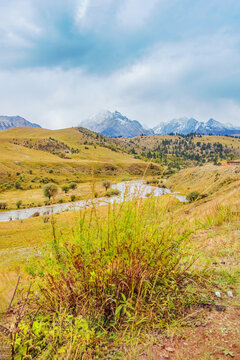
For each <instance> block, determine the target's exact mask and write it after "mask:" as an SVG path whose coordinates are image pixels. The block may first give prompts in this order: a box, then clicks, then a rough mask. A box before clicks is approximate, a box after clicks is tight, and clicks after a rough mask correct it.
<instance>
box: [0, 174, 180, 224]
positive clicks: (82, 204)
mask: <svg viewBox="0 0 240 360" xmlns="http://www.w3.org/2000/svg"><path fill="white" fill-rule="evenodd" d="M112 189H117V190H119V191H120V194H119V195H118V196H112V197H110V198H106V197H104V198H96V199H90V200H80V201H75V202H70V203H63V204H53V205H48V206H40V207H34V208H28V209H19V210H10V211H2V212H0V222H4V221H11V220H24V219H27V218H30V217H32V216H33V215H34V214H35V213H39V215H40V216H41V215H47V214H56V213H61V212H63V211H71V210H80V209H84V208H86V207H90V206H92V205H93V204H94V205H96V206H103V205H107V204H110V203H113V202H123V201H124V200H132V199H134V198H141V199H144V198H147V197H148V196H161V195H164V194H170V193H171V190H169V189H165V188H159V187H156V186H151V185H146V184H144V181H143V180H138V181H125V182H120V183H117V184H113V185H112ZM172 196H175V197H176V198H177V199H178V200H179V201H181V202H186V197H185V196H181V195H175V194H172Z"/></svg>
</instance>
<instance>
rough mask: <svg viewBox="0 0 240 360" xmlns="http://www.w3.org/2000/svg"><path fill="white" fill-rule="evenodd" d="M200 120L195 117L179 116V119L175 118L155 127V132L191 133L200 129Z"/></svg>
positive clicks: (163, 133) (162, 133)
mask: <svg viewBox="0 0 240 360" xmlns="http://www.w3.org/2000/svg"><path fill="white" fill-rule="evenodd" d="M198 126H199V122H198V121H197V120H196V119H194V118H190V119H188V118H186V117H183V118H179V119H173V120H171V121H169V122H167V123H161V124H159V125H158V126H156V127H155V128H153V131H154V133H155V134H157V135H158V134H159V135H160V134H161V135H166V134H171V133H174V134H177V133H178V134H183V135H187V134H189V133H194V132H196V130H197V129H198Z"/></svg>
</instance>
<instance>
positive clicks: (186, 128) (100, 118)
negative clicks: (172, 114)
mask: <svg viewBox="0 0 240 360" xmlns="http://www.w3.org/2000/svg"><path fill="white" fill-rule="evenodd" d="M80 125H81V126H83V127H85V128H87V129H89V130H92V131H95V132H98V133H100V134H103V135H106V136H109V137H117V136H123V137H133V136H138V135H167V134H182V135H188V134H191V133H198V134H202V135H209V134H213V135H236V134H240V127H234V126H233V125H231V124H222V123H220V122H219V121H216V120H214V119H209V120H208V121H207V122H200V121H198V120H196V119H194V118H186V117H184V118H179V119H173V120H171V121H169V122H164V123H160V124H159V125H158V126H155V127H154V128H153V129H150V130H148V129H145V128H144V127H143V126H142V125H141V124H140V123H139V122H138V121H136V120H130V119H128V118H127V117H126V116H124V115H122V114H121V113H120V112H118V111H114V112H110V111H104V112H101V113H99V114H97V115H95V116H93V117H91V118H89V119H88V120H86V121H84V122H82V123H81V124H80Z"/></svg>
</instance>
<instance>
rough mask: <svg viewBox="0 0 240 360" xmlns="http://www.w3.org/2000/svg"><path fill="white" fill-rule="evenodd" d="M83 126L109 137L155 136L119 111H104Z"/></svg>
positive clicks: (84, 122) (82, 124)
mask: <svg viewBox="0 0 240 360" xmlns="http://www.w3.org/2000/svg"><path fill="white" fill-rule="evenodd" d="M80 125H81V126H83V127H85V128H87V129H89V130H92V131H95V132H98V133H100V134H103V135H106V136H109V137H117V136H123V137H133V136H138V135H142V134H144V135H150V134H153V132H152V131H151V130H146V129H144V128H143V126H142V125H141V124H140V123H139V122H138V121H137V120H130V119H128V118H127V117H126V116H125V115H122V114H121V113H120V112H119V111H117V110H115V111H114V112H111V111H109V110H104V111H101V112H100V113H98V114H97V115H94V116H92V117H90V118H89V119H88V120H85V121H83V122H82V123H81V124H80Z"/></svg>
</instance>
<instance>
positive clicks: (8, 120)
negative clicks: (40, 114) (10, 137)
mask: <svg viewBox="0 0 240 360" xmlns="http://www.w3.org/2000/svg"><path fill="white" fill-rule="evenodd" d="M22 126H24V127H25V126H30V127H38V128H40V127H41V126H40V125H38V124H33V123H31V122H30V121H27V120H26V119H24V118H22V117H21V116H0V130H6V129H11V128H16V127H22Z"/></svg>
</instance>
